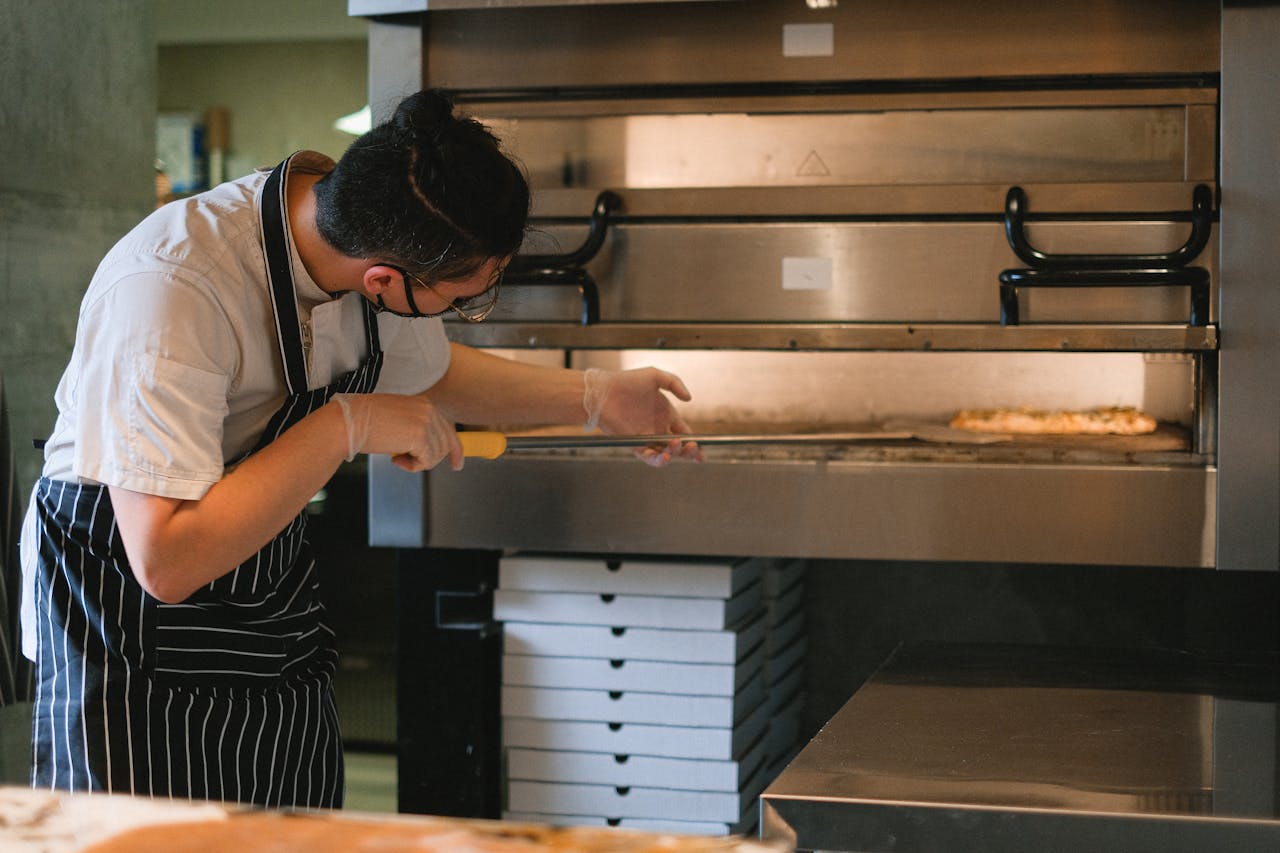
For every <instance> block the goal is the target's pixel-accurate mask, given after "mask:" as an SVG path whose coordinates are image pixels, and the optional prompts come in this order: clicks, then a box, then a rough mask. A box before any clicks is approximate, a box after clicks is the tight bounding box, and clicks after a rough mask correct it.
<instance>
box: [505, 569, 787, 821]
mask: <svg viewBox="0 0 1280 853" xmlns="http://www.w3.org/2000/svg"><path fill="white" fill-rule="evenodd" d="M770 566H771V564H770V561H768V560H760V559H740V560H712V559H667V558H656V557H643V558H603V557H601V558H594V557H584V556H577V555H575V556H554V555H533V554H515V555H512V556H509V557H505V558H503V560H502V562H501V564H500V568H499V584H498V589H496V590H495V591H494V618H495V619H497V620H499V621H501V622H502V623H503V631H504V641H503V642H504V646H503V649H504V654H503V662H502V663H503V667H502V668H503V676H502V681H503V684H502V737H503V749H504V755H505V759H506V766H505V771H506V772H505V782H506V802H505V809H504V814H503V816H504V817H506V818H508V819H511V820H523V821H536V822H540V823H550V824H559V825H570V824H573V825H602V826H603V825H609V826H620V827H626V828H632V829H639V830H648V831H661V832H675V833H681V834H687V835H725V834H733V833H744V832H750V831H751V830H752V829H754V827H755V823H756V818H757V813H758V802H757V798H758V796H759V794H760V792H761V791H763V790H764V787H765V785H766V784H767V783H768V782H769V781H770V779H771V778H772V777H770V776H769V775H768V766H769V762H770V759H771V758H773V759H776V758H777V755H775V754H771V753H770V749H771V748H773V746H774V744H775V743H777V742H778V741H779V739H781V738H782V737H783V736H784V735H785V733H780V732H778V731H776V730H775V729H774V728H773V727H772V726H771V720H770V717H771V714H772V713H773V712H774V710H775V709H780V710H782V711H784V712H785V711H787V710H788V709H789V708H790V706H789V705H788V704H787V702H786V701H785V700H786V698H787V697H780V698H778V699H776V700H772V699H771V690H770V688H771V687H775V686H778V685H781V686H782V687H783V688H788V689H789V687H790V685H791V681H792V679H791V678H790V677H789V676H790V672H791V671H790V670H787V671H786V672H782V673H780V674H778V673H771V672H770V671H769V670H768V667H767V666H766V664H767V658H768V652H769V647H768V644H767V642H766V629H767V626H768V623H769V619H770V614H769V608H768V607H767V606H766V596H765V592H766V576H767V575H768V573H769V569H770ZM779 580H785V578H781V577H774V578H773V583H774V584H775V585H777V583H778V581H779ZM773 600H774V601H775V603H777V602H781V601H782V600H783V597H782V596H774V597H773ZM778 609H779V614H778V615H779V617H785V616H786V614H784V613H781V610H780V608H778ZM781 622H782V624H786V625H789V624H790V623H787V622H786V619H785V618H782V619H781ZM780 651H783V650H780ZM785 651H787V652H790V651H792V650H791V648H790V647H787V648H786V649H785ZM781 660H782V658H781V657H780V656H779V657H777V658H776V660H775V667H774V668H775V670H776V669H778V667H779V666H782V665H783V664H782V663H779V662H778V661H781ZM771 679H772V680H771ZM771 734H772V737H771Z"/></svg>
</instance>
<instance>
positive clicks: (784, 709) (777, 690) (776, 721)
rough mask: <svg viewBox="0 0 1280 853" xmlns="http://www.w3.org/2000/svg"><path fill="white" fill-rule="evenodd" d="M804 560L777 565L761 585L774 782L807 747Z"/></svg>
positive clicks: (768, 754)
mask: <svg viewBox="0 0 1280 853" xmlns="http://www.w3.org/2000/svg"><path fill="white" fill-rule="evenodd" d="M804 571H805V561H804V560H773V561H770V562H769V563H768V565H767V566H766V568H765V571H764V574H763V577H762V578H761V582H762V585H763V590H762V594H763V602H764V614H765V636H764V642H765V654H764V667H765V703H766V705H767V707H768V709H769V711H768V717H769V730H768V733H767V735H766V747H765V766H766V773H767V775H768V777H769V778H770V779H772V778H774V777H776V776H777V775H778V774H779V773H781V772H782V770H783V768H785V767H786V765H787V764H788V763H789V762H790V761H791V759H792V758H794V757H795V754H796V753H797V752H798V751H799V750H800V747H801V746H802V742H801V735H802V732H801V713H802V712H803V710H804V699H805V690H804V679H805V669H804V661H805V656H806V654H807V652H808V648H809V647H808V640H807V636H806V632H805V622H804V614H805V587H804Z"/></svg>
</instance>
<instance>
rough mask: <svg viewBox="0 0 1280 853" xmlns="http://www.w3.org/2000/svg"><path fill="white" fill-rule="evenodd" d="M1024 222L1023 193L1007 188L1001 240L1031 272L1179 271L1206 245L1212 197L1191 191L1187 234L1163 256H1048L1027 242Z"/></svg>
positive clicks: (1210, 227) (1200, 190)
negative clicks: (1185, 237)
mask: <svg viewBox="0 0 1280 853" xmlns="http://www.w3.org/2000/svg"><path fill="white" fill-rule="evenodd" d="M1117 218H1118V217H1117ZM1026 219H1027V194H1026V191H1025V190H1023V189H1022V187H1010V188H1009V192H1008V193H1007V194H1006V195H1005V200H1004V231H1005V236H1006V237H1007V238H1008V240H1009V247H1010V248H1011V249H1013V252H1014V254H1015V255H1017V256H1018V258H1019V259H1020V260H1021V261H1022V262H1023V263H1025V264H1026V265H1027V266H1029V267H1032V268H1033V269H1045V270H1060V269H1068V270H1077V269H1106V270H1144V269H1145V270H1149V269H1155V268H1173V267H1183V266H1186V265H1187V264H1189V263H1191V262H1192V261H1194V260H1195V259H1196V258H1197V257H1198V256H1199V255H1200V253H1201V252H1203V251H1204V247H1205V246H1207V245H1208V244H1209V236H1210V234H1211V233H1212V231H1213V193H1212V192H1211V191H1210V189H1209V188H1208V187H1207V186H1205V185H1204V184H1198V185H1197V186H1196V188H1195V190H1193V191H1192V194H1191V234H1190V236H1188V237H1187V241H1186V242H1185V243H1183V244H1182V245H1181V246H1179V247H1178V248H1177V249H1175V250H1173V251H1172V252H1168V253H1166V254H1150V255H1089V254H1085V255H1051V254H1049V253H1047V252H1042V251H1040V250H1039V249H1037V248H1035V247H1034V246H1032V245H1031V242H1030V241H1029V240H1028V239H1027V232H1026V228H1025V224H1026Z"/></svg>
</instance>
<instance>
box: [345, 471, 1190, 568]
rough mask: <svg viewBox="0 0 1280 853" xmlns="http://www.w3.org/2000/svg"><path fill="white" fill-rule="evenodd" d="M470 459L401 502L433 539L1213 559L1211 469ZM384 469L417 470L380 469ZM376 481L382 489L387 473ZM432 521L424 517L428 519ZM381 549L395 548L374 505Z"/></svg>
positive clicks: (481, 543)
mask: <svg viewBox="0 0 1280 853" xmlns="http://www.w3.org/2000/svg"><path fill="white" fill-rule="evenodd" d="M708 456H709V457H710V458H709V461H707V462H705V463H703V464H700V465H695V464H683V465H674V466H670V467H668V468H666V469H663V470H653V469H649V468H647V467H646V466H644V465H642V464H641V463H639V462H637V461H636V460H634V459H632V458H630V456H629V455H623V456H622V457H614V458H608V457H605V458H589V459H588V458H584V457H583V456H573V455H568V456H562V457H555V458H552V457H538V458H529V457H525V456H522V457H519V458H516V457H508V458H503V459H499V460H496V461H492V462H485V461H481V460H469V461H468V462H467V465H466V467H465V468H464V469H463V470H462V471H461V472H452V471H437V472H432V473H430V474H429V475H428V488H427V500H426V503H425V504H424V505H422V506H416V507H415V506H411V505H401V506H399V507H398V508H390V509H397V511H398V512H399V513H401V516H402V518H403V517H406V516H407V517H409V518H413V517H416V518H417V519H418V524H419V525H423V526H424V529H425V530H426V539H427V541H428V542H429V543H430V544H431V545H433V546H438V547H449V548H499V549H500V548H518V549H527V550H544V551H571V552H587V553H590V552H602V553H623V552H631V553H653V554H705V555H726V554H729V555H733V554H749V555H754V556H778V557H829V558H853V559H904V560H945V561H991V562H1025V563H1066V564H1086V563H1093V564H1105V565H1165V566H1184V567H1206V566H1211V565H1212V561H1213V551H1214V545H1215V543H1214V527H1215V519H1214V510H1213V500H1212V497H1213V491H1214V486H1215V471H1214V470H1213V469H1212V468H1211V467H1209V468H1203V467H1200V468H1197V467H1188V468H1180V467H1173V466H1167V465H1157V466H1139V465H1053V464H980V463H963V462H954V463H937V464H934V463H927V462H924V463H910V462H902V461H896V460H893V459H888V458H886V459H885V460H884V461H862V462H858V461H840V460H838V459H837V460H831V459H827V458H817V459H809V460H790V459H762V458H746V457H741V456H738V457H734V458H727V459H726V458H717V457H716V455H715V453H714V451H709V453H708ZM382 473H385V474H387V475H389V476H405V477H408V476H414V475H407V474H403V473H402V472H398V471H384V472H380V473H379V475H378V476H379V477H380V476H381V474H382ZM371 487H372V488H374V489H380V488H383V486H382V485H380V484H379V483H378V482H377V481H374V482H373V483H372V486H371ZM428 519H429V521H428ZM370 522H371V527H372V528H373V529H371V532H370V535H371V538H372V541H373V542H374V544H389V543H387V542H386V540H383V539H382V538H381V534H380V532H379V530H380V527H381V525H382V523H383V522H382V521H380V520H379V517H378V515H377V514H371V517H370Z"/></svg>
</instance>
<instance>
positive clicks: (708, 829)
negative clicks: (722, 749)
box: [502, 803, 760, 836]
mask: <svg viewBox="0 0 1280 853" xmlns="http://www.w3.org/2000/svg"><path fill="white" fill-rule="evenodd" d="M759 817H760V815H759V807H758V806H757V805H756V804H755V803H752V804H750V805H748V806H747V808H746V809H745V810H744V811H743V813H742V816H741V817H740V818H739V819H738V821H737V822H736V823H725V822H723V821H695V820H663V819H661V818H643V817H624V818H608V817H604V816H602V815H563V814H534V813H530V812H510V811H504V812H503V813H502V819H503V820H511V821H516V822H519V823H538V824H543V825H544V826H612V827H615V828H617V829H629V830H633V831H636V832H660V833H665V834H671V835H705V836H715V835H748V834H750V833H753V832H754V831H755V828H756V822H757V820H759Z"/></svg>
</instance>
